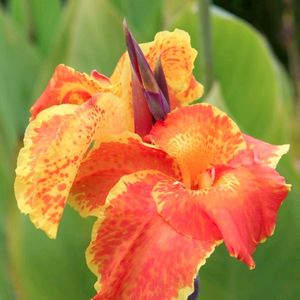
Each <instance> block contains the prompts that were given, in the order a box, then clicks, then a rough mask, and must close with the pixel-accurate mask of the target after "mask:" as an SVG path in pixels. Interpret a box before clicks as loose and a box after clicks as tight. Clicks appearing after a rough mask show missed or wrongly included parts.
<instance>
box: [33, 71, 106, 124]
mask: <svg viewBox="0 0 300 300" xmlns="http://www.w3.org/2000/svg"><path fill="white" fill-rule="evenodd" d="M107 87H108V86H107V84H104V83H103V82H100V81H99V80H96V79H95V77H94V76H93V77H90V76H88V75H87V74H85V73H80V72H77V71H75V70H74V69H72V68H70V67H67V66H65V65H58V66H57V67H56V69H55V71H54V74H53V76H52V78H51V80H50V82H49V84H48V86H47V87H46V89H45V91H44V92H43V93H42V95H41V96H40V97H39V98H38V99H37V100H36V102H35V104H34V105H33V106H32V107H31V110H30V111H31V115H32V118H35V117H36V116H37V114H38V113H39V112H41V111H42V110H44V109H46V108H48V107H51V106H53V105H59V104H82V103H84V102H85V101H87V100H88V99H90V98H91V97H92V96H93V95H95V94H97V93H99V92H103V91H105V90H106V89H107Z"/></svg>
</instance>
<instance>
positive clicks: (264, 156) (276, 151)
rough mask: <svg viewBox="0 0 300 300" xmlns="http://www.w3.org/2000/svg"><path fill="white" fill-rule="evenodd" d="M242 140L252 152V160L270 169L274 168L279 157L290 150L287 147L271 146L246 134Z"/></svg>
mask: <svg viewBox="0 0 300 300" xmlns="http://www.w3.org/2000/svg"><path fill="white" fill-rule="evenodd" d="M244 139H245V141H246V143H247V147H248V149H251V150H252V151H253V154H254V160H255V161H256V162H258V163H262V164H265V165H267V166H270V167H272V168H276V166H277V164H278V162H279V160H280V158H281V156H282V155H284V154H286V153H287V152H288V151H289V148H290V146H289V145H271V144H268V143H266V142H263V141H261V140H258V139H256V138H254V137H252V136H250V135H247V134H244Z"/></svg>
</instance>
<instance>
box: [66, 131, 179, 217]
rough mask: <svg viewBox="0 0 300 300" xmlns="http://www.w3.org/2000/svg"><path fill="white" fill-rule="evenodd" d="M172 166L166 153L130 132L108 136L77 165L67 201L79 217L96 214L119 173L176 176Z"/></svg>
mask: <svg viewBox="0 0 300 300" xmlns="http://www.w3.org/2000/svg"><path fill="white" fill-rule="evenodd" d="M176 167H177V166H176V165H175V163H174V161H173V159H171V158H170V157H168V155H167V154H166V153H164V152H163V151H161V150H158V149H155V148H153V147H148V146H145V145H144V144H143V143H142V142H141V139H140V138H139V137H138V136H136V135H134V134H129V133H125V134H123V135H120V136H115V137H112V136H111V137H109V138H107V139H106V140H105V141H104V142H102V143H101V145H100V147H99V148H98V149H96V150H93V151H92V152H91V154H90V155H89V156H88V158H87V159H86V160H85V161H84V162H83V163H82V164H81V166H80V169H79V171H78V174H77V176H76V179H75V181H74V183H73V187H72V190H71V194H72V197H71V199H70V201H71V204H72V205H73V206H74V208H75V209H77V210H78V211H79V212H80V213H81V215H83V216H88V215H97V213H98V211H99V209H101V206H102V205H103V204H104V202H105V198H106V196H107V194H108V192H109V191H110V189H111V188H112V187H113V186H114V185H115V184H116V183H117V182H118V180H119V179H120V178H121V177H122V176H123V175H126V174H130V173H134V172H136V171H141V170H148V169H153V170H158V171H161V172H163V173H165V174H167V175H170V176H178V170H177V169H176Z"/></svg>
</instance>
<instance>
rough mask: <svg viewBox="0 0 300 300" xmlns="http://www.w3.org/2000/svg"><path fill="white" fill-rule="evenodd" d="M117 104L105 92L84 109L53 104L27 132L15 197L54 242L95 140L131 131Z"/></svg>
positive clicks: (121, 108) (31, 124)
mask: <svg viewBox="0 0 300 300" xmlns="http://www.w3.org/2000/svg"><path fill="white" fill-rule="evenodd" d="M117 100H118V99H117V98H116V97H115V96H113V95H111V94H101V95H98V96H97V97H94V98H92V99H91V100H89V101H88V102H85V103H84V104H82V105H81V106H78V105H74V104H62V105H59V106H57V105H56V106H52V107H50V108H48V109H45V110H43V111H42V112H41V113H39V114H38V116H37V118H36V119H34V120H33V121H31V122H30V124H29V126H28V128H27V130H26V133H25V137H24V147H23V148H22V149H21V151H20V154H19V157H18V163H17V169H16V174H17V177H16V181H15V194H16V198H17V202H18V206H19V208H20V210H21V211H22V212H23V213H25V214H29V215H30V218H31V220H32V222H33V223H34V224H35V225H36V226H37V227H38V228H41V229H43V230H44V231H45V232H46V233H47V234H48V235H49V236H50V237H52V238H53V237H55V236H56V232H57V227H58V223H59V221H60V218H61V215H62V212H63V209H64V206H65V203H66V199H67V196H68V194H69V190H70V188H71V185H72V183H73V180H74V178H75V176H76V173H77V170H78V167H79V165H80V162H81V160H82V158H83V157H84V155H85V154H86V151H87V149H88V148H89V147H90V144H91V142H92V141H93V140H94V139H99V138H100V137H101V135H105V134H108V133H119V132H122V131H124V130H126V129H127V124H126V121H123V122H122V121H120V119H121V120H122V119H124V109H123V106H122V105H121V104H122V103H121V102H117ZM111 109H112V110H113V111H111ZM125 119H126V118H125Z"/></svg>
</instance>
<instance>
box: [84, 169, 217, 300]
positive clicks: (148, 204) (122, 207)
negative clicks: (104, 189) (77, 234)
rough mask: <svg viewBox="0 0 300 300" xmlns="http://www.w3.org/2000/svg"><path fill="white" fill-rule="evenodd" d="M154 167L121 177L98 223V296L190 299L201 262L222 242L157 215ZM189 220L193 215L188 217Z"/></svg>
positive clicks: (93, 259) (93, 256) (94, 263)
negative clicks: (194, 234) (191, 235)
mask: <svg viewBox="0 0 300 300" xmlns="http://www.w3.org/2000/svg"><path fill="white" fill-rule="evenodd" d="M164 178H166V176H165V175H163V174H162V173H157V172H154V171H145V172H138V173H135V174H131V175H127V176H124V177H122V179H121V180H120V181H119V183H118V184H117V185H116V186H115V187H114V188H113V189H112V190H111V192H110V194H109V195H108V198H107V203H106V209H105V210H104V211H103V213H102V215H101V216H100V218H99V220H98V221H97V222H96V223H95V225H94V229H93V235H92V241H91V244H90V246H89V248H88V249H87V260H88V264H89V266H90V268H91V269H92V271H93V272H94V273H95V274H96V275H97V276H98V281H97V283H96V285H95V287H96V289H97V290H98V294H97V295H96V296H95V297H94V298H93V300H100V299H101V300H114V299H118V300H128V299H143V300H153V299H156V300H174V299H175V300H176V299H178V300H186V299H187V297H188V296H189V295H190V294H191V293H192V292H193V288H194V285H193V282H194V278H195V275H196V274H197V272H198V270H199V268H200V266H201V265H203V264H204V263H205V260H206V258H207V257H208V256H209V255H210V254H211V252H212V251H213V250H214V248H215V246H216V244H217V242H216V241H215V240H214V237H212V235H211V234H210V232H207V234H206V235H205V236H204V237H203V240H196V239H191V238H188V237H186V236H184V235H181V234H180V233H178V232H177V231H176V230H174V229H173V228H172V227H171V226H170V225H169V224H168V223H166V222H165V221H164V220H163V219H162V218H161V217H160V216H159V215H158V214H157V209H156V205H155V203H154V201H153V199H152V189H153V187H154V186H155V185H156V184H157V183H158V182H159V181H160V180H162V179H164ZM186 217H187V218H188V215H187V216H186Z"/></svg>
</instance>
